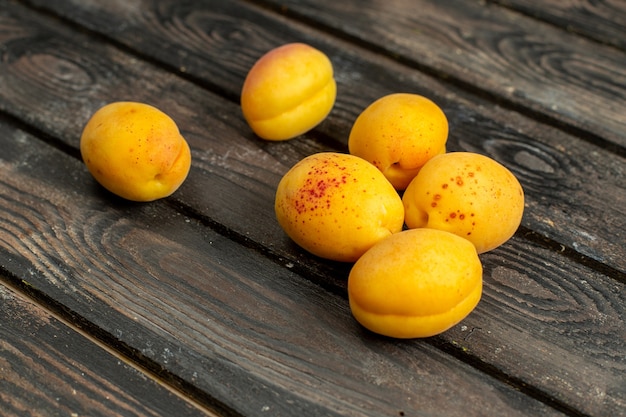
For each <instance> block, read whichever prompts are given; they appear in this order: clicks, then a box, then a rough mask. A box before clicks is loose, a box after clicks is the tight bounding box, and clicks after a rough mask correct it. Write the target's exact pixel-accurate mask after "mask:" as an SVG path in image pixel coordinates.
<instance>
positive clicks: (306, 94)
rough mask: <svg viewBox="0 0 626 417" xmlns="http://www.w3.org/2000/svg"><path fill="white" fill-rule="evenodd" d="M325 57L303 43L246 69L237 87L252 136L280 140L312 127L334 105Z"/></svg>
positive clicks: (273, 53) (280, 49) (283, 48)
mask: <svg viewBox="0 0 626 417" xmlns="http://www.w3.org/2000/svg"><path fill="white" fill-rule="evenodd" d="M336 94H337V86H336V83H335V79H334V78H333V67H332V64H331V62H330V60H329V59H328V57H327V56H326V55H325V54H324V53H323V52H321V51H319V50H318V49H315V48H313V47H311V46H309V45H306V44H303V43H290V44H286V45H283V46H280V47H278V48H275V49H273V50H271V51H269V52H268V53H267V54H265V55H263V56H262V57H261V58H260V59H259V60H258V61H257V62H256V63H255V64H254V65H253V66H252V68H251V69H250V72H249V73H248V75H247V77H246V79H245V81H244V84H243V88H242V91H241V109H242V111H243V115H244V118H245V119H246V121H247V122H248V124H249V125H250V127H251V128H252V130H253V131H254V133H256V134H257V135H258V136H260V137H261V138H263V139H268V140H286V139H292V138H294V137H296V136H298V135H301V134H303V133H305V132H307V131H308V130H310V129H312V128H314V127H315V126H317V125H318V124H319V123H320V122H321V121H322V120H324V119H325V118H326V116H327V115H328V114H329V113H330V111H331V110H332V108H333V106H334V104H335V97H336Z"/></svg>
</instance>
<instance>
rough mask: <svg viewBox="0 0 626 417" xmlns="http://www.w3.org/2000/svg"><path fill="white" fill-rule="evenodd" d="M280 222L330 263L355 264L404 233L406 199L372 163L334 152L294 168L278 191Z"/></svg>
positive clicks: (322, 154) (276, 203)
mask: <svg viewBox="0 0 626 417" xmlns="http://www.w3.org/2000/svg"><path fill="white" fill-rule="evenodd" d="M275 210H276V218H277V220H278V223H279V224H280V226H281V227H282V228H283V230H284V231H285V232H286V234H287V235H288V236H289V237H290V238H291V239H293V241H295V242H296V243H297V244H298V245H300V246H301V247H303V248H304V249H306V250H307V251H309V252H311V253H313V254H315V255H317V256H320V257H323V258H327V259H332V260H336V261H344V262H353V261H355V260H357V259H358V258H359V257H360V256H361V255H362V254H363V253H364V252H365V251H366V250H367V249H369V248H370V247H372V246H373V245H374V244H375V243H376V242H378V241H380V240H382V239H384V238H386V237H389V236H391V235H392V234H394V233H397V232H399V231H400V230H402V227H403V223H404V207H403V206H402V200H401V199H400V196H399V195H398V193H397V192H396V190H395V189H394V188H393V187H392V186H391V184H390V183H389V181H387V179H385V177H384V176H383V175H382V173H381V172H380V171H379V170H377V169H376V168H375V167H374V166H373V165H372V164H370V163H369V162H367V161H365V160H364V159H361V158H359V157H356V156H353V155H349V154H341V153H334V152H322V153H317V154H313V155H310V156H308V157H306V158H304V159H302V160H301V161H300V162H298V163H297V164H295V165H294V166H293V167H292V168H291V169H290V170H289V171H288V172H287V173H286V174H285V175H284V176H283V178H282V179H281V181H280V183H279V184H278V188H277V190H276V201H275Z"/></svg>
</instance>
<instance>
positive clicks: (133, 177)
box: [80, 101, 191, 201]
mask: <svg viewBox="0 0 626 417" xmlns="http://www.w3.org/2000/svg"><path fill="white" fill-rule="evenodd" d="M80 152H81V155H82V158H83V161H84V162H85V165H87V169H89V172H91V174H92V175H93V177H94V178H95V179H96V181H98V182H99V183H100V184H101V185H102V186H103V187H104V188H106V189H107V190H109V191H111V192H112V193H114V194H117V195H118V196H120V197H123V198H125V199H128V200H133V201H152V200H156V199H159V198H163V197H167V196H169V195H170V194H172V193H173V192H174V191H176V190H177V189H178V187H180V185H181V184H182V183H183V181H184V180H185V178H187V174H188V173H189V169H190V166H191V152H190V150H189V145H188V144H187V141H185V139H184V138H183V137H182V135H181V134H180V132H179V130H178V127H177V126H176V123H175V122H174V121H173V120H172V119H171V118H170V117H169V116H168V115H166V114H165V113H163V112H162V111H160V110H159V109H157V108H155V107H153V106H150V105H148V104H144V103H136V102H128V101H123V102H115V103H110V104H107V105H106V106H104V107H102V108H100V109H99V110H98V111H96V112H95V113H94V114H93V116H92V117H91V119H89V121H88V122H87V124H86V125H85V128H84V129H83V133H82V135H81V138H80Z"/></svg>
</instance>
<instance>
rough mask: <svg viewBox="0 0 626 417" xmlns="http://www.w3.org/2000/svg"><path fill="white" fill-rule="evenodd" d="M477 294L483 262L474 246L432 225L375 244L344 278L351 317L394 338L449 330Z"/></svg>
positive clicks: (468, 309) (477, 297) (397, 234)
mask: <svg viewBox="0 0 626 417" xmlns="http://www.w3.org/2000/svg"><path fill="white" fill-rule="evenodd" d="M481 294H482V264H481V263H480V259H479V258H478V254H477V253H476V249H475V248H474V246H473V245H472V244H471V243H470V242H469V241H467V240H465V239H463V238H460V237H458V236H456V235H454V234H452V233H448V232H444V231H441V230H435V229H412V230H405V231H403V232H400V233H396V234H394V235H393V236H390V237H388V238H387V239H385V240H383V241H381V242H380V243H377V244H376V245H374V246H373V247H372V248H371V249H370V250H368V251H367V252H365V254H364V255H363V256H361V258H359V260H358V261H357V262H356V263H355V264H354V266H353V267H352V270H351V271H350V275H349V277H348V296H349V302H350V309H351V310H352V314H353V315H354V317H355V318H356V320H357V321H358V322H359V323H361V324H362V325H363V326H364V327H366V328H367V329H369V330H371V331H373V332H375V333H379V334H382V335H385V336H391V337H395V338H416V337H429V336H434V335H436V334H439V333H442V332H444V331H446V330H448V329H449V328H450V327H452V326H454V325H455V324H457V323H459V322H460V321H461V320H463V319H464V318H465V317H466V316H467V315H468V314H469V313H470V312H471V311H472V310H473V309H474V307H476V305H477V304H478V302H479V301H480V297H481Z"/></svg>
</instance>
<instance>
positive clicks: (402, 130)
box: [348, 93, 448, 190]
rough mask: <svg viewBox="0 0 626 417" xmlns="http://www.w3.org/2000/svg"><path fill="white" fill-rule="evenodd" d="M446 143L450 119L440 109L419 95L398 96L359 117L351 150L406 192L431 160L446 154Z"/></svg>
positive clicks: (377, 103) (381, 101)
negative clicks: (422, 168) (421, 169)
mask: <svg viewBox="0 0 626 417" xmlns="http://www.w3.org/2000/svg"><path fill="white" fill-rule="evenodd" d="M447 139H448V119H447V118H446V116H445V114H444V112H443V111H442V110H441V108H439V106H437V105H436V104H435V103H434V102H433V101H431V100H430V99H428V98H426V97H423V96H420V95H417V94H408V93H396V94H390V95H387V96H384V97H381V98H380V99H378V100H376V101H375V102H373V103H372V104H370V105H369V106H368V107H367V108H366V109H365V110H364V111H363V112H362V113H361V114H360V115H359V116H358V117H357V119H356V121H355V122H354V125H353V126H352V130H351V131H350V137H349V139H348V148H349V150H350V153H351V154H352V155H356V156H360V157H361V158H363V159H365V160H367V161H369V162H371V163H372V164H374V165H375V166H376V167H377V168H378V169H380V170H381V171H382V172H383V174H384V175H385V177H387V179H388V180H389V181H390V182H391V184H393V186H394V187H395V188H396V189H398V190H404V189H405V188H406V187H407V186H408V185H409V183H410V182H411V180H412V179H413V178H414V177H415V176H416V175H417V173H418V172H419V170H420V168H421V167H422V166H423V165H424V164H425V163H426V162H427V161H428V160H429V159H430V158H432V157H433V156H435V155H439V154H442V153H444V152H445V151H446V142H447Z"/></svg>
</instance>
